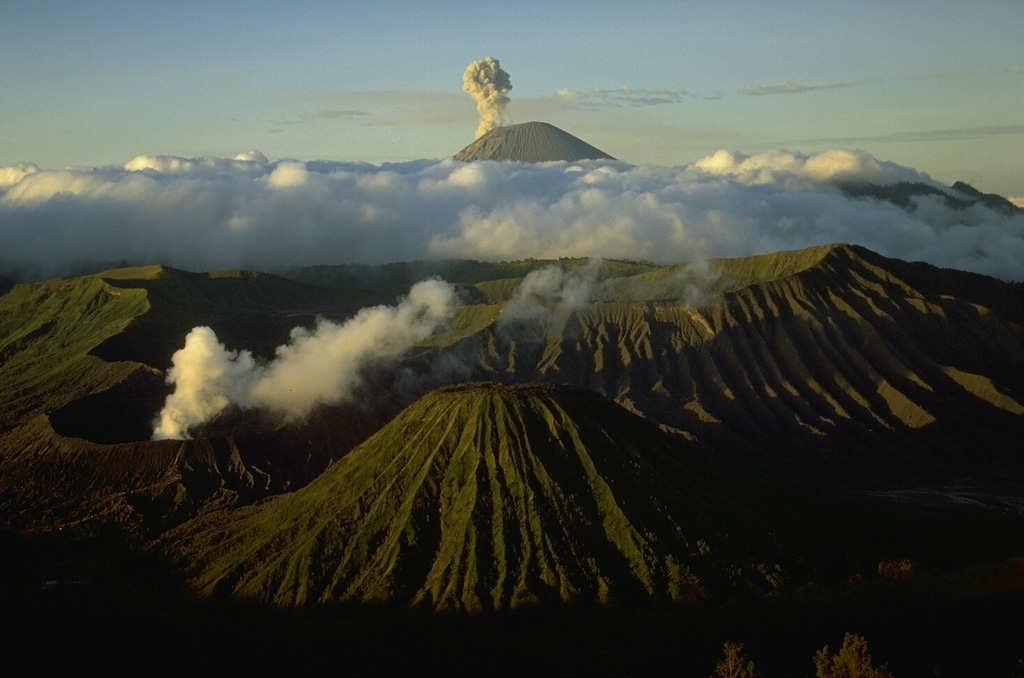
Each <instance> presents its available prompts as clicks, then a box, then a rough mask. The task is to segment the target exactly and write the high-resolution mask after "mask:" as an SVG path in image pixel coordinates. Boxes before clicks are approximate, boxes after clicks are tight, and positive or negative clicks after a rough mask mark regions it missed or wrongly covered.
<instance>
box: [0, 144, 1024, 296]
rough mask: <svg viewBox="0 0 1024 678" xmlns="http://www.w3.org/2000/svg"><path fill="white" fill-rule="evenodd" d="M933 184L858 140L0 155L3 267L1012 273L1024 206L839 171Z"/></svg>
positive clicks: (1019, 268) (25, 273)
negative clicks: (833, 262)
mask: <svg viewBox="0 0 1024 678" xmlns="http://www.w3.org/2000/svg"><path fill="white" fill-rule="evenodd" d="M898 181H913V182H924V183H929V184H933V185H940V184H938V183H937V182H935V181H934V180H932V179H931V178H930V177H928V176H927V175H926V174H923V173H921V172H919V171H917V170H914V169H911V168H908V167H903V166H899V165H896V164H893V163H890V162H883V161H880V160H877V159H875V158H873V157H872V156H870V155H868V154H867V153H864V152H862V151H847V150H831V151H826V152H823V153H818V154H811V155H803V154H798V153H792V152H788V151H775V152H769V153H761V154H756V155H744V154H741V153H737V152H730V151H719V152H718V153H715V154H714V155H712V156H709V157H707V158H704V159H701V160H699V161H697V162H694V163H691V164H687V165H683V166H679V167H661V166H634V165H629V164H626V163H622V162H617V161H585V162H577V163H542V164H536V165H531V164H520V163H497V162H475V163H468V164H467V163H462V162H458V161H455V160H452V159H450V158H449V159H444V160H440V161H439V160H418V161H412V162H406V163H399V164H384V165H380V166H377V165H370V164H364V163H349V162H330V161H316V162H300V161H295V160H273V161H272V160H269V159H268V158H266V157H265V156H264V155H262V154H261V153H259V152H251V153H246V154H242V155H239V156H237V157H235V158H215V157H201V158H181V157H173V156H148V155H143V156H139V157H137V158H134V159H132V160H130V161H129V162H127V163H125V164H124V165H123V166H120V167H116V166H110V167H96V168H70V169H63V170H41V169H39V168H38V167H36V166H34V165H30V164H26V165H19V166H14V167H3V168H0V239H2V242H3V247H2V248H0V273H3V274H6V275H16V276H20V277H22V278H26V279H40V278H46V277H52V276H56V275H68V274H72V273H84V272H90V271H95V270H97V269H98V268H101V267H102V268H105V267H110V266H112V265H119V264H149V263H162V264H166V265H170V266H175V267H179V268H184V269H189V270H210V269H223V268H253V269H259V270H265V271H279V270H283V269H287V268H290V267H295V266H303V265H312V264H332V263H383V262H390V261H405V260H420V259H442V258H444V259H450V258H472V259H482V260H512V259H520V258H526V257H533V258H552V257H562V256H572V257H603V258H619V259H634V260H637V259H643V260H649V261H653V262H656V263H677V262H683V261H697V260H702V259H706V258H709V257H730V256H744V255H749V254H757V253H764V252H771V251H777V250H783V249H797V248H802V247H807V246H811V245H822V244H828V243H833V242H847V243H855V244H860V245H864V246H865V247H868V248H870V249H873V250H875V251H877V252H880V253H882V254H885V255H888V256H893V257H898V258H901V259H908V260H924V261H929V262H931V263H934V264H937V265H940V266H945V267H952V268H959V269H964V270H969V271H975V272H979V273H985V274H989V275H994V276H997V277H1001V278H1004V279H1011V280H1020V279H1024V217H1022V216H1021V215H1019V214H1018V215H1014V216H1007V215H1005V214H1001V213H998V212H995V211H992V210H990V209H988V208H986V207H983V206H980V205H979V206H974V207H971V208H968V209H963V210H954V209H951V208H949V207H947V206H946V205H945V204H944V203H943V202H942V201H941V200H939V199H938V198H935V197H920V198H918V199H917V204H916V207H915V208H914V209H912V210H905V209H901V208H899V207H897V206H895V205H892V204H888V203H884V202H879V201H876V200H870V199H860V200H858V199H853V198H850V197H848V196H846V195H844V194H843V192H842V191H841V190H840V189H839V185H841V184H848V183H858V182H860V183H863V182H869V183H875V184H891V183H894V182H898Z"/></svg>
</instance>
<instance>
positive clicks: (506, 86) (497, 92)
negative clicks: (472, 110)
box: [462, 57, 512, 139]
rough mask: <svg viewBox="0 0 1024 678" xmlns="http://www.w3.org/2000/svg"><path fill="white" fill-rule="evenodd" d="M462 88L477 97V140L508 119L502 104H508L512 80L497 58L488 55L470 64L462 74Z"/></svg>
mask: <svg viewBox="0 0 1024 678" xmlns="http://www.w3.org/2000/svg"><path fill="white" fill-rule="evenodd" d="M462 89H464V90H466V91H467V92H469V95H470V96H471V97H473V99H475V100H476V110H477V112H478V113H479V114H480V126H479V127H477V128H476V138H477V139H479V138H480V137H482V136H483V135H485V134H487V133H488V132H490V131H491V130H492V129H494V128H496V127H501V126H502V125H504V124H505V123H506V122H507V121H508V120H507V116H506V114H505V106H507V105H508V92H509V90H510V89H512V81H511V80H510V79H509V76H508V73H506V72H505V71H504V70H502V68H501V65H500V64H499V63H498V60H497V59H495V58H494V57H487V58H486V59H481V60H480V61H474V62H473V63H471V64H470V65H469V66H468V67H467V68H466V72H465V73H463V74H462Z"/></svg>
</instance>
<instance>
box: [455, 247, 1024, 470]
mask: <svg viewBox="0 0 1024 678" xmlns="http://www.w3.org/2000/svg"><path fill="white" fill-rule="evenodd" d="M677 268H678V270H672V269H671V268H666V269H661V270H657V271H651V272H646V273H641V274H639V275H635V276H630V277H623V278H616V279H614V280H608V281H606V284H605V285H603V286H600V287H598V288H596V290H597V291H596V293H595V295H594V298H593V303H590V304H586V305H583V306H578V307H576V308H573V309H571V310H560V309H559V308H558V301H557V300H555V301H553V302H550V303H549V312H548V313H547V314H542V315H540V316H539V320H538V319H528V320H527V321H522V322H518V323H512V322H506V323H503V322H501V321H500V320H497V321H496V322H495V323H494V324H493V325H491V326H489V327H488V328H486V329H484V330H483V331H481V332H480V333H478V334H477V335H476V336H474V337H470V338H468V339H466V340H464V341H463V343H462V344H461V345H460V348H461V350H463V351H464V354H465V355H466V356H468V357H467V358H466V359H467V361H470V362H473V363H474V364H475V365H476V372H475V375H476V376H477V378H498V379H502V380H510V381H520V380H521V381H534V380H553V381H563V382H569V383H574V384H577V385H580V386H584V387H587V388H592V389H594V390H597V391H599V392H601V393H603V394H605V395H607V396H608V397H610V398H613V399H614V400H616V401H618V402H620V403H621V404H624V405H626V406H628V407H629V408H630V409H633V410H635V411H637V412H640V413H642V414H644V415H645V416H647V417H649V418H650V419H652V420H654V421H657V422H659V423H661V424H663V425H666V426H668V427H671V428H673V429H675V430H677V431H679V432H681V433H683V434H685V435H687V436H688V437H691V438H696V439H699V440H702V441H703V442H705V443H707V444H708V447H709V448H710V449H712V450H713V451H714V453H715V454H719V455H723V456H731V457H733V458H735V459H738V460H743V463H745V464H749V463H750V462H758V463H766V464H770V465H775V466H776V468H779V466H780V465H781V467H782V468H786V469H787V470H788V472H792V471H794V470H796V471H804V470H809V469H813V468H818V469H822V470H829V471H830V472H837V473H841V474H846V473H849V472H850V471H854V470H856V471H858V472H860V473H864V472H866V473H872V474H878V475H883V476H885V475H889V476H891V475H892V474H893V473H894V472H898V473H904V474H915V473H922V472H932V471H938V470H942V471H952V472H958V471H957V469H959V468H961V467H964V466H970V465H972V464H975V463H977V464H996V465H1000V464H1003V463H1004V462H1010V463H1012V464H1015V465H1019V464H1020V463H1021V461H1024V460H1022V459H1021V458H1020V455H1019V450H1020V449H1022V447H1024V294H1022V290H1021V288H1020V286H1017V285H1010V284H1007V283H1003V282H1000V281H998V280H994V279H991V278H985V277H983V276H977V275H973V274H968V273H962V272H958V271H950V270H940V269H936V268H934V267H932V266H928V265H926V264H908V263H905V262H900V261H896V260H892V259H886V258H884V257H881V256H879V255H876V254H874V253H872V252H869V251H867V250H864V249H862V248H856V247H849V246H830V247H823V248H813V249H810V250H803V251H799V252H789V253H777V254H773V255H766V256H761V257H749V258H745V259H739V260H726V261H719V262H709V263H708V265H707V266H706V267H703V268H701V269H700V270H699V271H697V272H694V271H693V270H692V267H689V268H686V267H677ZM694 276H697V277H696V278H695V277H694ZM701 279H702V280H705V281H706V284H704V285H703V287H701V288H700V291H701V294H691V296H692V297H695V299H691V300H688V299H687V298H686V292H687V290H692V289H693V286H694V285H695V282H694V281H695V280H701Z"/></svg>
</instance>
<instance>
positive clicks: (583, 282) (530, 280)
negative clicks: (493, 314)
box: [498, 259, 601, 328]
mask: <svg viewBox="0 0 1024 678" xmlns="http://www.w3.org/2000/svg"><path fill="white" fill-rule="evenodd" d="M600 272H601V260H600V259H590V260H589V261H588V262H587V263H586V265H584V266H583V267H582V268H578V269H574V270H569V271H564V270H562V269H561V268H559V267H557V266H545V267H544V268H542V269H539V270H536V271H531V272H530V273H528V274H527V275H526V277H525V278H523V280H522V282H520V283H519V287H517V288H516V294H515V296H514V297H512V299H511V301H509V303H508V304H507V305H506V306H505V308H504V309H503V310H502V312H501V317H500V318H499V320H498V322H499V324H500V325H502V326H504V325H508V324H516V323H539V324H541V325H542V326H544V327H545V328H547V327H551V326H558V325H561V324H562V323H564V322H565V320H566V319H567V318H568V317H569V314H571V313H572V312H573V311H579V310H582V309H584V308H586V307H587V306H589V305H590V304H591V302H592V300H593V297H594V293H595V291H596V290H597V289H599V286H600V283H599V281H598V274H599V273H600Z"/></svg>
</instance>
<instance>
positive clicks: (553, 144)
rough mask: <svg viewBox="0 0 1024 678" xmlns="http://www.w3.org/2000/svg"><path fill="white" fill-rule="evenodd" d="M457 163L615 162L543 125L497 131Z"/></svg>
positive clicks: (465, 152) (461, 153) (460, 156)
mask: <svg viewBox="0 0 1024 678" xmlns="http://www.w3.org/2000/svg"><path fill="white" fill-rule="evenodd" d="M455 159H456V160H462V161H465V162H470V161H473V160H499V161H500V160H504V161H512V162H551V161H559V160H560V161H565V162H575V161H577V160H602V159H606V160H614V159H615V158H613V157H612V156H610V155H608V154H607V153H605V152H604V151H602V150H601V149H599V148H594V147H593V146H591V145H590V144H588V143H587V142H585V141H583V140H582V139H579V138H577V137H574V136H573V135H571V134H569V133H568V132H565V131H563V130H560V129H558V128H557V127H555V126H554V125H549V124H548V123H546V122H524V123H522V124H519V125H509V126H507V127H497V128H495V129H492V130H491V131H490V132H488V133H487V134H485V135H483V136H482V137H480V138H479V139H477V140H476V141H474V142H473V143H471V144H470V145H469V146H466V147H465V148H464V149H462V150H461V151H459V152H458V153H456V154H455Z"/></svg>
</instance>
